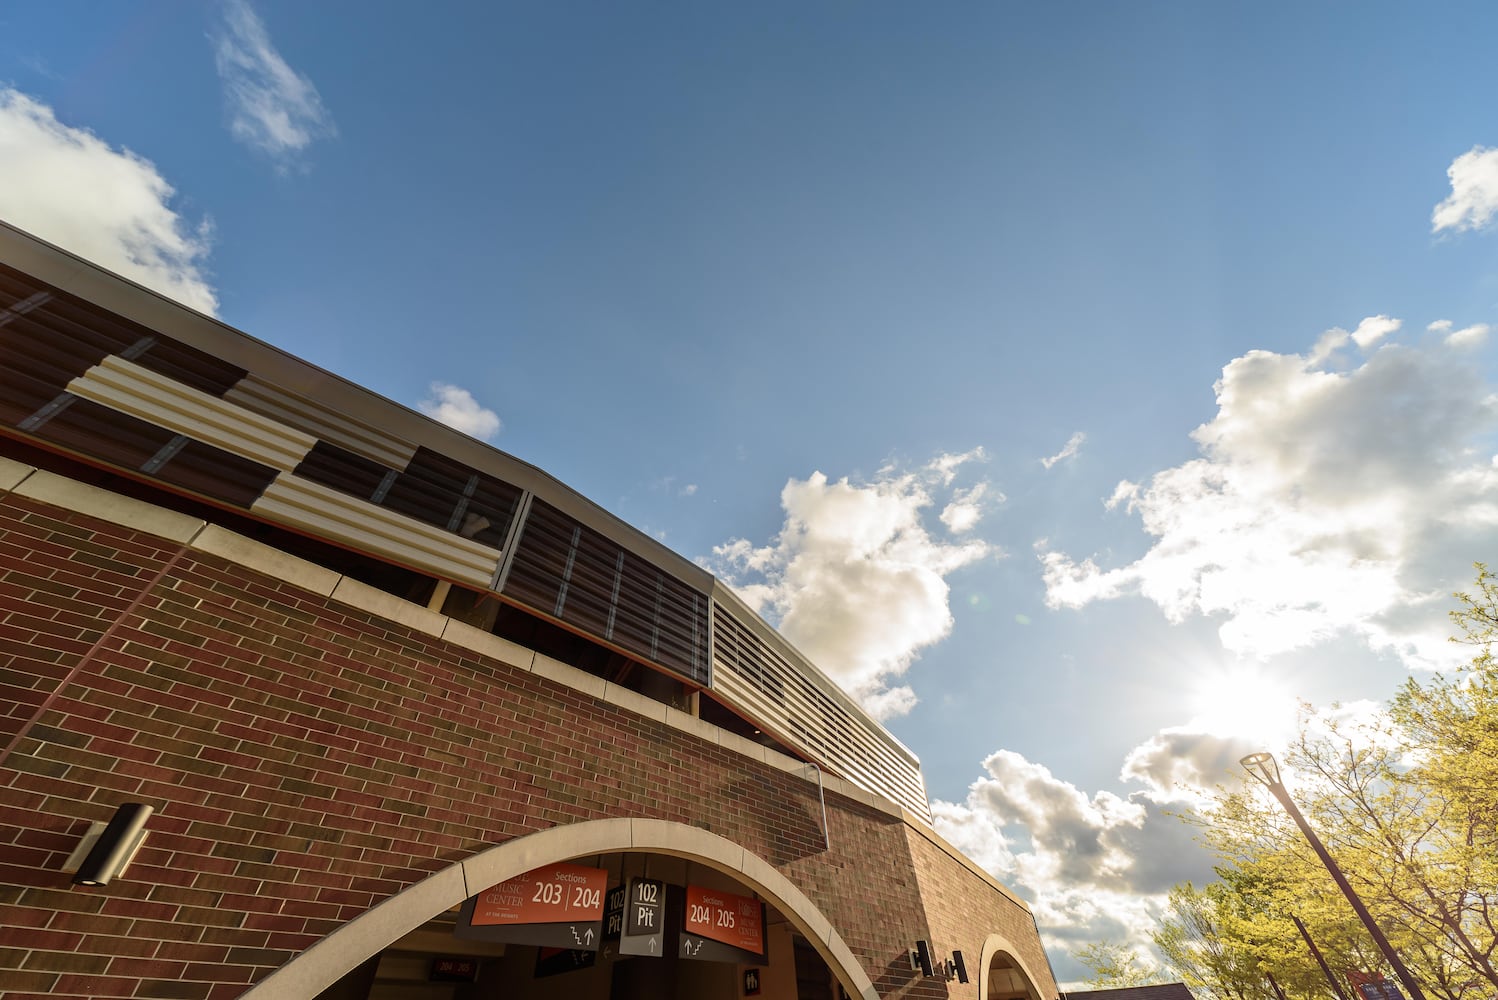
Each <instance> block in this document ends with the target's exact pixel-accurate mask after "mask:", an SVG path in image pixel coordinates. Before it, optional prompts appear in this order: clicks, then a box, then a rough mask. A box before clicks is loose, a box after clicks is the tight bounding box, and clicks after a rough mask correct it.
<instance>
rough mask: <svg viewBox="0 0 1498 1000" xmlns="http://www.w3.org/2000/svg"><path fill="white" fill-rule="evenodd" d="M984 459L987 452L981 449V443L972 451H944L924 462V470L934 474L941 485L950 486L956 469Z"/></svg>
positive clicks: (986, 458)
mask: <svg viewBox="0 0 1498 1000" xmlns="http://www.w3.org/2000/svg"><path fill="white" fill-rule="evenodd" d="M986 461H988V452H986V451H984V450H983V446H982V445H979V446H978V447H976V448H974V449H973V450H972V451H964V452H962V453H960V454H957V453H945V454H941V455H937V456H936V457H935V458H933V459H932V460H931V461H930V462H927V463H926V471H927V472H930V473H932V474H934V475H936V476H937V477H938V479H939V480H940V482H941V485H942V486H951V485H952V480H954V479H956V478H957V470H959V469H961V468H962V467H963V466H964V465H966V464H968V463H969V462H986Z"/></svg>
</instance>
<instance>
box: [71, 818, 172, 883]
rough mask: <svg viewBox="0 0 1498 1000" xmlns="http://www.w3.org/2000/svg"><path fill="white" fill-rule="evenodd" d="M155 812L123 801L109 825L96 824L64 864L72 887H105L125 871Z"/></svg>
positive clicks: (144, 838)
mask: <svg viewBox="0 0 1498 1000" xmlns="http://www.w3.org/2000/svg"><path fill="white" fill-rule="evenodd" d="M152 812H154V809H153V808H152V807H151V806H148V805H145V804H143V803H140V802H126V803H123V804H122V805H121V806H120V807H119V808H118V809H116V810H115V813H114V816H113V817H112V818H111V819H110V821H109V822H108V823H95V824H93V825H92V826H90V827H89V829H88V833H86V834H84V835H83V840H82V841H80V842H79V844H78V847H77V849H76V850H74V851H73V853H72V855H70V856H69V857H68V860H67V862H66V863H65V864H64V865H63V870H64V871H70V872H72V873H73V884H74V885H108V884H109V880H110V879H112V878H114V877H115V876H116V875H119V874H121V873H122V872H124V870H125V866H126V865H128V864H130V862H131V860H132V859H134V857H135V852H136V851H138V850H140V845H141V844H143V843H145V840H146V820H148V819H150V817H151V813H152Z"/></svg>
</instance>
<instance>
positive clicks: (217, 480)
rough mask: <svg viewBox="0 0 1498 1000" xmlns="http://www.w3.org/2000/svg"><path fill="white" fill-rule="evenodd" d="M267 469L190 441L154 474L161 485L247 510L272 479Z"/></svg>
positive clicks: (209, 446)
mask: <svg viewBox="0 0 1498 1000" xmlns="http://www.w3.org/2000/svg"><path fill="white" fill-rule="evenodd" d="M276 474H277V473H276V470H275V469H272V468H271V467H270V466H267V465H261V464H260V463H259V462H252V461H250V460H249V459H248V458H241V457H240V456H238V455H235V454H232V453H230V452H227V451H224V450H223V449H222V448H215V447H214V446H213V445H211V444H204V443H203V442H202V441H195V440H193V439H191V438H189V439H188V440H187V442H186V443H185V444H184V445H182V447H181V449H180V450H179V451H177V453H176V454H175V455H173V456H172V457H171V458H170V459H169V460H168V461H167V462H166V463H165V464H164V465H163V466H162V467H161V469H160V470H159V471H158V472H157V473H156V478H158V479H160V480H161V481H162V482H165V483H171V484H172V485H173V486H179V487H181V488H182V489H184V490H190V491H191V492H193V493H200V494H202V495H203V496H207V497H213V498H214V499H215V500H222V501H224V502H225V503H230V504H233V505H234V506H236V507H242V508H245V509H248V508H249V506H250V505H251V504H253V503H254V502H255V501H256V500H257V499H259V497H260V494H261V493H264V492H265V488H266V487H267V486H269V485H270V484H271V483H272V482H273V481H274V480H275V478H276Z"/></svg>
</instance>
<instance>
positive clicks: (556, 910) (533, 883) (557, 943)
mask: <svg viewBox="0 0 1498 1000" xmlns="http://www.w3.org/2000/svg"><path fill="white" fill-rule="evenodd" d="M608 881H609V873H608V871H607V870H605V869H603V868H587V867H584V866H582V865H570V864H554V865H544V866H542V867H540V868H536V869H534V870H532V871H528V872H526V873H525V874H524V875H516V876H515V877H514V878H512V879H508V880H507V881H504V882H501V883H500V884H499V885H496V886H491V887H490V888H488V889H485V890H484V891H483V892H481V893H479V894H478V895H477V896H472V897H470V898H469V899H467V900H465V901H464V903H463V907H462V910H461V911H460V913H459V915H458V924H457V927H456V928H454V933H455V934H456V935H457V936H458V937H461V938H475V939H478V940H481V941H505V942H509V943H512V944H534V945H543V946H545V947H550V948H569V949H573V950H578V951H597V950H598V945H599V943H600V941H601V940H602V937H603V893H604V890H605V889H606V888H607V887H608Z"/></svg>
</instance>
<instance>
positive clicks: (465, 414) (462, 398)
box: [417, 382, 500, 441]
mask: <svg viewBox="0 0 1498 1000" xmlns="http://www.w3.org/2000/svg"><path fill="white" fill-rule="evenodd" d="M430 391H431V395H430V396H428V397H427V398H426V399H423V400H422V401H421V402H420V403H418V404H417V406H418V408H419V409H420V410H421V412H422V413H425V414H426V415H427V416H429V417H431V418H432V419H433V420H436V421H439V422H441V423H444V424H446V425H447V426H449V427H451V428H453V429H454V430H459V431H462V432H463V433H464V434H468V435H471V436H472V437H476V438H478V439H479V440H481V441H488V440H489V439H491V438H492V437H494V435H496V434H498V433H499V428H500V421H499V415H498V414H497V413H495V412H494V411H493V410H490V409H486V408H484V407H482V406H480V405H479V403H478V400H476V399H474V398H473V393H471V392H469V391H468V390H467V389H460V388H459V387H458V386H455V385H448V384H447V383H446V382H433V383H432V384H431V388H430Z"/></svg>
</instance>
